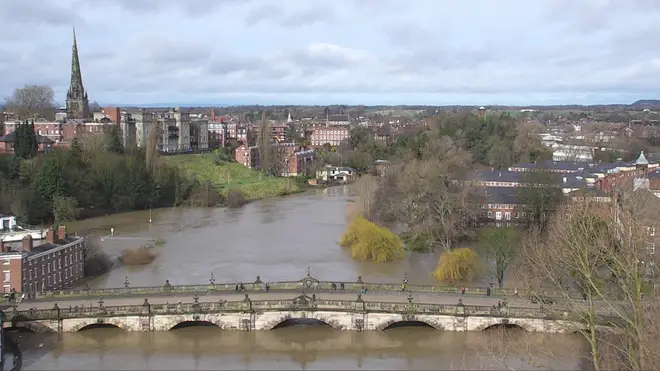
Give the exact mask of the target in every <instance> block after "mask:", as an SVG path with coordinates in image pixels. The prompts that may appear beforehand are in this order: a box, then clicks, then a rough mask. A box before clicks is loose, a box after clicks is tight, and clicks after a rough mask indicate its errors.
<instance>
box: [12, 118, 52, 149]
mask: <svg viewBox="0 0 660 371" xmlns="http://www.w3.org/2000/svg"><path fill="white" fill-rule="evenodd" d="M31 122H33V123H34V132H35V133H36V134H38V135H41V136H43V137H46V138H48V139H50V140H52V141H53V143H57V142H60V141H61V140H63V139H64V138H63V135H64V133H63V124H62V123H60V122H57V121H48V120H44V119H36V120H34V121H31ZM22 123H23V121H15V120H13V121H6V122H5V123H4V135H7V134H11V133H13V132H14V131H15V130H16V127H18V125H21V124H22Z"/></svg>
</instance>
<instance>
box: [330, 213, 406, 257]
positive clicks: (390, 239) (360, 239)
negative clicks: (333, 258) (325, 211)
mask: <svg viewBox="0 0 660 371" xmlns="http://www.w3.org/2000/svg"><path fill="white" fill-rule="evenodd" d="M340 244H341V246H342V247H346V248H350V249H351V256H352V257H353V258H354V259H360V260H370V261H374V262H377V263H384V262H388V261H392V260H396V259H400V258H401V257H403V253H404V250H403V242H402V241H401V239H400V238H399V236H397V235H396V234H394V233H392V231H390V230H389V229H387V228H385V227H381V226H378V225H376V224H375V223H372V222H370V221H368V220H367V219H365V218H363V217H361V216H358V217H356V218H355V219H353V221H352V222H351V224H349V226H348V228H347V229H346V233H344V235H343V236H342V238H341V242H340Z"/></svg>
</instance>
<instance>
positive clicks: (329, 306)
mask: <svg viewBox="0 0 660 371" xmlns="http://www.w3.org/2000/svg"><path fill="white" fill-rule="evenodd" d="M300 310H315V311H324V312H333V311H334V312H355V313H402V314H433V315H451V316H455V315H461V316H491V317H493V316H495V317H516V318H551V317H552V314H551V313H550V312H548V311H546V310H545V309H543V308H517V307H505V308H497V307H489V306H466V305H462V304H460V303H459V304H458V305H446V304H427V303H413V302H408V303H400V302H398V303H392V302H377V301H362V299H361V298H358V300H355V301H349V300H322V299H315V298H310V297H308V296H306V295H301V296H299V297H296V298H294V299H290V300H254V301H252V300H249V298H247V297H246V300H241V301H217V302H198V301H196V302H195V303H176V304H149V303H148V301H147V300H146V299H145V303H144V304H142V305H127V306H103V305H102V301H100V304H99V305H98V306H95V307H73V308H58V307H57V305H55V307H54V308H53V309H49V310H43V309H41V310H27V311H16V310H13V311H12V310H10V311H8V312H6V316H7V321H8V322H11V321H32V320H54V319H70V318H86V317H104V316H139V315H151V316H153V315H168V314H194V313H236V312H277V311H300Z"/></svg>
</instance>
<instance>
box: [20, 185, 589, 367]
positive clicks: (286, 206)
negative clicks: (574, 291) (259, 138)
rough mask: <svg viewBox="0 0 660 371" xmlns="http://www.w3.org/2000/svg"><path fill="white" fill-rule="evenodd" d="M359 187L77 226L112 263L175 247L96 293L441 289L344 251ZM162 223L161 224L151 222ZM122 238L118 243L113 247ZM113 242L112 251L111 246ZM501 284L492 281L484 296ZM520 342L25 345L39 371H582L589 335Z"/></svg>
mask: <svg viewBox="0 0 660 371" xmlns="http://www.w3.org/2000/svg"><path fill="white" fill-rule="evenodd" d="M351 196H352V195H351V192H350V188H348V187H336V188H329V189H324V190H317V191H310V192H306V193H303V194H299V195H294V196H290V197H285V198H279V199H269V200H263V201H259V202H254V203H251V204H249V205H246V206H245V207H243V208H241V209H235V210H229V209H221V208H217V209H185V208H180V209H159V210H153V211H152V212H151V213H150V212H148V211H141V212H133V213H125V214H119V215H110V216H107V217H102V218H95V219H90V220H85V221H81V222H78V223H76V224H74V225H70V226H69V228H70V229H73V230H77V231H80V232H84V233H86V234H91V235H93V236H96V237H97V238H99V242H98V244H99V246H100V247H101V248H102V249H104V250H105V251H107V252H108V253H110V254H111V255H119V254H120V252H121V251H122V249H126V248H133V247H137V246H140V245H142V244H145V243H147V241H148V240H149V239H154V238H155V239H158V240H162V241H164V242H163V243H162V244H159V245H158V246H156V247H155V248H154V249H155V251H156V253H157V254H158V256H157V258H156V259H155V260H154V261H153V262H152V263H151V264H149V265H147V266H140V267H129V266H122V267H119V268H117V269H115V270H113V271H112V272H110V273H109V274H107V275H105V276H103V277H99V278H95V279H93V280H91V281H89V282H88V284H89V285H90V286H91V287H99V288H101V287H123V286H124V282H125V280H126V279H128V281H129V284H130V286H154V285H162V284H163V283H164V282H165V280H169V281H170V282H171V283H172V284H197V283H206V282H208V281H209V279H210V277H211V274H213V276H214V277H215V280H216V282H241V281H243V282H248V281H252V280H254V279H255V278H256V277H257V276H261V279H262V280H265V281H277V280H297V279H300V278H302V277H303V276H304V275H305V274H306V273H307V269H308V268H309V269H310V270H311V274H312V275H313V276H314V277H316V278H318V279H322V280H333V281H348V280H355V279H356V278H357V276H362V279H363V280H365V281H372V282H375V281H389V282H400V281H401V280H402V279H403V276H404V274H406V273H407V274H408V279H409V281H410V282H411V283H415V284H422V283H435V282H434V280H433V279H432V278H431V277H430V275H429V274H430V272H431V271H432V270H433V269H434V267H435V265H436V264H437V258H438V257H437V255H434V254H415V253H413V254H409V255H408V256H407V257H406V258H405V259H403V260H401V261H398V262H394V263H389V264H375V263H369V262H361V261H355V260H353V259H352V258H351V256H350V252H348V251H346V250H344V249H342V248H340V247H339V245H338V241H339V239H340V237H341V234H342V232H343V231H344V229H345V227H346V209H347V204H348V202H350V200H351ZM150 218H151V223H150V222H149V219H150ZM111 228H112V229H114V235H115V237H114V238H105V239H103V238H101V237H104V236H107V235H109V234H110V230H111ZM101 240H103V241H101ZM490 281H492V277H488V276H487V277H484V278H483V279H482V281H481V282H480V283H481V284H484V285H485V284H487V283H488V282H490ZM512 331H513V330H507V331H506V332H502V331H499V330H498V331H493V332H491V331H487V332H484V333H454V332H443V331H436V330H433V329H431V328H427V327H417V326H415V327H400V328H394V329H389V330H387V331H380V332H376V331H370V332H348V331H336V330H332V329H330V328H327V327H324V326H320V325H307V324H301V323H293V324H292V326H288V327H283V328H277V329H275V330H272V331H267V332H266V331H262V332H259V331H255V332H237V331H225V332H223V331H222V330H219V329H217V328H207V327H192V328H184V329H178V330H173V331H170V332H162V333H128V332H122V331H121V330H117V329H92V330H86V331H82V332H78V333H67V334H63V335H61V336H58V335H56V334H32V333H15V334H13V336H14V337H15V338H16V339H17V340H18V342H19V343H20V344H21V349H22V350H23V356H24V357H23V358H24V369H28V370H237V369H241V370H302V369H305V370H313V369H318V370H329V369H334V370H354V369H364V370H438V369H483V370H492V369H562V370H567V369H579V368H581V365H583V364H584V363H585V362H584V361H583V360H582V357H581V355H582V354H583V351H584V341H583V340H582V339H581V338H580V337H579V336H577V335H548V334H530V333H523V332H515V331H513V332H512Z"/></svg>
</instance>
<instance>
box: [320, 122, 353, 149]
mask: <svg viewBox="0 0 660 371" xmlns="http://www.w3.org/2000/svg"><path fill="white" fill-rule="evenodd" d="M350 137H351V134H350V133H349V131H348V127H346V126H333V127H317V128H315V129H314V130H313V131H312V134H311V135H310V142H311V145H312V146H313V147H321V146H323V145H324V144H326V143H327V144H330V145H331V146H333V147H340V146H343V145H346V144H348V141H349V140H350Z"/></svg>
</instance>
